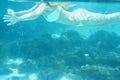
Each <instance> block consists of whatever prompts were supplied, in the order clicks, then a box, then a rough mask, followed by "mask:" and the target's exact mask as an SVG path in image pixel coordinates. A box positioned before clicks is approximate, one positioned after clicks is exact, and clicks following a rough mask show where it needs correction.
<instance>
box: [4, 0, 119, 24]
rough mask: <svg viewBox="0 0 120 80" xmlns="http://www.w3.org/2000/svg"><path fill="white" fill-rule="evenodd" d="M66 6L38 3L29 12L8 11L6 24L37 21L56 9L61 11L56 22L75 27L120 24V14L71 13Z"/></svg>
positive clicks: (77, 11)
mask: <svg viewBox="0 0 120 80" xmlns="http://www.w3.org/2000/svg"><path fill="white" fill-rule="evenodd" d="M65 7H66V5H62V4H61V3H59V2H58V3H57V2H56V3H54V2H49V3H45V2H42V3H36V5H35V6H34V7H32V8H31V9H29V10H24V11H20V12H14V11H13V10H12V9H8V15H4V17H3V19H4V22H7V23H8V24H7V25H8V26H11V25H14V24H16V23H18V22H20V21H27V20H35V19H36V18H38V17H39V16H43V17H45V18H46V17H47V16H48V15H49V14H50V13H52V12H53V11H54V10H55V9H56V8H58V9H59V11H60V15H59V17H58V19H57V20H56V21H54V22H56V23H61V24H66V25H73V26H99V25H105V24H120V12H116V13H111V14H101V13H94V12H90V11H87V10H85V9H77V10H75V11H72V12H69V11H67V10H66V9H65ZM67 8H69V7H67Z"/></svg>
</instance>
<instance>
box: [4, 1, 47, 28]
mask: <svg viewBox="0 0 120 80" xmlns="http://www.w3.org/2000/svg"><path fill="white" fill-rule="evenodd" d="M46 7H47V5H46V3H41V4H40V5H39V6H38V7H37V8H36V9H34V10H33V11H31V12H29V13H27V14H24V15H21V16H16V15H13V14H8V15H4V17H3V19H4V22H8V24H7V25H8V26H10V25H13V24H15V23H17V22H20V21H26V20H33V19H36V18H37V17H38V16H40V15H41V14H42V12H43V11H44V10H45V9H46Z"/></svg>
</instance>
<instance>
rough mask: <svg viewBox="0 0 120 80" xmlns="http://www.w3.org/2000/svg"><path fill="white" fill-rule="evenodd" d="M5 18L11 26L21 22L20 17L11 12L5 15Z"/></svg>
mask: <svg viewBox="0 0 120 80" xmlns="http://www.w3.org/2000/svg"><path fill="white" fill-rule="evenodd" d="M3 19H4V22H7V23H8V24H7V26H11V25H14V24H16V23H17V22H19V18H18V17H17V16H16V15H10V14H8V15H4V17H3Z"/></svg>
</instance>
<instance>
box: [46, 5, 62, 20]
mask: <svg viewBox="0 0 120 80" xmlns="http://www.w3.org/2000/svg"><path fill="white" fill-rule="evenodd" d="M59 16H60V9H58V7H57V8H56V9H55V10H54V11H53V12H52V13H51V14H49V15H48V16H47V17H46V18H45V19H46V20H47V21H48V22H54V21H56V20H57V19H58V18H59Z"/></svg>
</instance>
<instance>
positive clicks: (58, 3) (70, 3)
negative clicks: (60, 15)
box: [46, 2, 75, 9]
mask: <svg viewBox="0 0 120 80" xmlns="http://www.w3.org/2000/svg"><path fill="white" fill-rule="evenodd" d="M46 3H47V4H48V5H49V6H50V7H52V6H61V7H63V8H64V9H69V8H71V7H74V6H75V3H72V2H46Z"/></svg>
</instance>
